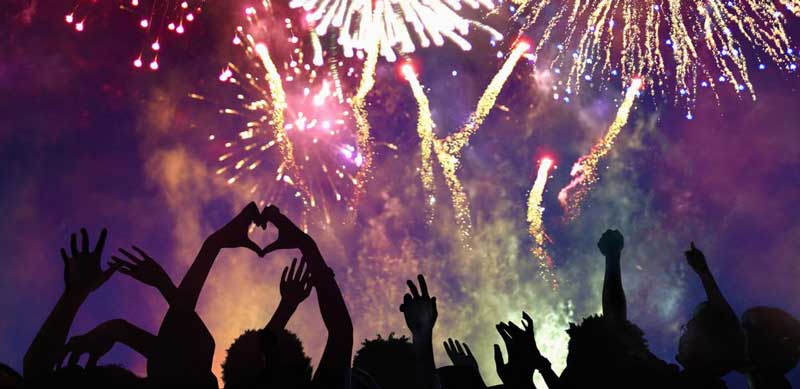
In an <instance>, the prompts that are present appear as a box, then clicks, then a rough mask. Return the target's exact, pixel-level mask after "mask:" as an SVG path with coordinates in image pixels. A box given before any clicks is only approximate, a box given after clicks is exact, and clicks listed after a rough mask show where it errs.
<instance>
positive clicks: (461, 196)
mask: <svg viewBox="0 0 800 389" xmlns="http://www.w3.org/2000/svg"><path fill="white" fill-rule="evenodd" d="M528 49H530V45H529V44H528V43H527V42H523V41H520V42H517V44H516V45H515V46H514V49H513V50H512V51H511V53H510V54H509V56H508V58H507V59H506V61H505V62H504V63H503V66H502V67H501V68H500V70H499V71H498V72H497V74H495V76H494V77H493V78H492V80H491V81H490V82H489V85H488V86H487V87H486V89H485V90H484V92H483V94H482V95H481V97H480V99H479V100H478V104H477V107H476V108H475V111H474V112H472V114H470V116H469V118H468V119H467V123H466V124H465V125H464V126H463V127H462V128H461V129H460V130H458V131H457V132H454V133H452V134H450V135H448V136H447V137H445V138H444V139H439V138H436V137H435V136H434V135H433V128H434V127H435V123H434V122H433V119H432V118H431V117H430V108H429V107H428V99H427V98H426V97H425V94H424V92H423V90H422V86H421V85H420V83H419V80H418V79H417V76H416V73H415V72H414V69H413V67H411V65H403V68H402V71H403V74H404V75H405V77H406V79H407V80H408V82H409V85H410V86H411V88H412V92H413V94H414V98H415V99H416V100H417V105H418V107H419V120H418V125H417V132H418V133H419V134H420V139H421V143H420V149H421V151H420V154H421V155H422V158H423V162H422V171H421V177H422V182H423V187H425V188H426V189H425V190H426V192H427V195H428V198H429V199H430V202H431V203H433V201H435V198H434V197H432V192H433V189H432V188H433V173H432V170H433V169H432V167H431V166H430V162H426V161H425V159H427V160H428V161H430V155H431V148H432V149H433V152H434V153H435V154H436V158H437V160H438V161H439V165H440V166H441V168H442V173H443V174H444V178H445V182H446V183H447V187H448V189H449V191H450V197H451V199H452V202H453V209H454V210H455V218H456V224H457V225H458V229H459V231H460V233H461V236H462V238H463V239H462V240H463V242H465V244H467V245H468V243H467V242H468V241H469V237H470V235H471V230H472V222H471V217H470V212H469V200H468V199H467V195H466V193H464V187H463V185H462V184H461V180H460V179H459V178H458V168H459V166H460V165H461V160H460V158H461V152H462V151H463V149H464V147H465V146H466V145H467V144H468V143H469V138H470V137H471V136H472V135H474V134H475V133H476V132H477V131H478V129H479V128H480V126H481V125H482V124H483V121H484V120H485V119H486V116H487V115H488V114H489V112H491V110H492V107H494V104H495V101H496V100H497V96H498V95H499V94H500V91H501V90H502V89H503V85H505V82H506V80H507V79H508V77H509V76H510V75H511V72H512V71H513V70H514V67H515V66H516V64H517V62H519V60H520V58H522V56H523V55H524V54H525V53H526V52H527V51H528ZM431 146H432V147H431ZM425 156H428V158H426V157H425ZM426 163H428V165H426Z"/></svg>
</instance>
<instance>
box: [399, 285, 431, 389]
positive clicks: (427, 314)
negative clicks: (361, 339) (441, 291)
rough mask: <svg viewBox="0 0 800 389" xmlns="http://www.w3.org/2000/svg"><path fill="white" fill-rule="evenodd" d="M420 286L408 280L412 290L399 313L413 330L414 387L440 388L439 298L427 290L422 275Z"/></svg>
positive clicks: (423, 388)
mask: <svg viewBox="0 0 800 389" xmlns="http://www.w3.org/2000/svg"><path fill="white" fill-rule="evenodd" d="M417 281H418V282H419V289H417V286H416V285H414V282H413V281H411V280H407V281H406V284H407V285H408V289H409V292H410V293H406V294H405V295H404V296H403V303H402V304H401V305H400V312H403V316H404V317H405V320H406V325H407V326H408V329H409V330H410V331H411V345H412V347H413V349H414V360H415V361H416V363H415V365H416V367H415V369H414V376H415V378H416V385H415V387H417V388H421V389H438V388H440V387H441V383H440V382H439V376H438V374H437V373H436V363H435V361H434V359H433V327H434V326H435V325H436V319H437V318H438V317H439V311H438V310H437V308H436V297H431V295H430V294H429V293H428V284H427V283H426V282H425V277H424V276H423V275H422V274H419V275H417Z"/></svg>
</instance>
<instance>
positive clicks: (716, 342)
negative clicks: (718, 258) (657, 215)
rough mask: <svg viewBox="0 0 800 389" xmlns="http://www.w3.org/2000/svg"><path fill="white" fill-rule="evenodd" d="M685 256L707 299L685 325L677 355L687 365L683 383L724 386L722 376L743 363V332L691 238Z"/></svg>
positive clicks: (676, 357) (678, 359)
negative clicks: (701, 284)
mask: <svg viewBox="0 0 800 389" xmlns="http://www.w3.org/2000/svg"><path fill="white" fill-rule="evenodd" d="M685 256H686V261H687V263H688V264H689V266H690V267H691V268H692V270H694V272H695V273H696V274H697V275H698V277H699V278H700V281H701V282H702V283H703V288H704V289H705V293H706V298H707V299H708V300H707V301H704V302H702V303H700V304H698V305H697V307H696V308H695V310H694V313H693V315H692V318H691V319H690V320H689V322H688V323H686V325H684V326H683V328H682V334H681V337H680V340H679V342H678V354H677V355H676V356H675V359H676V360H677V361H678V363H680V364H681V366H683V368H684V370H683V371H682V372H681V385H682V386H684V387H687V388H725V387H726V385H725V382H724V381H722V379H721V377H722V376H723V375H725V374H727V373H729V372H731V371H733V370H734V369H737V368H740V367H741V366H742V365H743V364H744V359H745V354H744V352H745V337H744V332H743V330H742V328H741V326H740V325H739V319H738V318H737V317H736V313H735V312H734V311H733V308H731V306H730V305H729V304H728V302H727V300H725V296H723V295H722V291H721V290H720V289H719V286H718V285H717V282H716V281H715V280H714V276H713V274H711V270H710V269H709V267H708V263H707V262H706V258H705V256H704V255H703V252H702V251H700V250H698V249H697V247H695V245H694V242H692V243H691V245H690V249H689V250H688V251H686V253H685Z"/></svg>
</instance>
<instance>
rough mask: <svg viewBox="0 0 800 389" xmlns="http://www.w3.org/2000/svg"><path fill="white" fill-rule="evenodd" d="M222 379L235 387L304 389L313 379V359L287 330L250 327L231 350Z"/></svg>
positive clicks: (228, 385) (226, 385)
mask: <svg viewBox="0 0 800 389" xmlns="http://www.w3.org/2000/svg"><path fill="white" fill-rule="evenodd" d="M222 380H223V381H224V382H225V388H235V389H245V388H247V389H249V388H259V389H262V388H264V389H266V388H270V389H272V388H276V389H277V388H303V387H306V386H308V384H309V383H310V382H311V359H310V358H309V357H308V356H307V355H306V354H305V352H304V351H303V344H302V343H301V342H300V339H298V338H297V336H296V335H295V334H293V333H291V332H289V331H287V330H281V331H280V332H278V333H277V334H274V333H271V332H268V331H264V330H261V331H254V330H247V331H245V332H244V333H243V334H242V335H240V336H239V337H238V338H236V340H235V341H234V342H233V344H231V347H230V348H229V349H228V353H227V356H226V357H225V361H224V362H223V363H222Z"/></svg>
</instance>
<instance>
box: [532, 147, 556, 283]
mask: <svg viewBox="0 0 800 389" xmlns="http://www.w3.org/2000/svg"><path fill="white" fill-rule="evenodd" d="M552 167H553V160H552V159H550V158H542V160H541V161H539V171H538V172H537V174H536V181H534V183H533V187H532V188H531V192H530V194H529V195H528V233H529V234H530V236H531V239H533V246H531V254H532V255H533V258H534V259H536V260H537V261H539V273H540V275H541V276H542V278H544V279H545V280H547V281H548V282H550V284H551V286H552V287H553V289H557V288H558V279H557V278H556V275H555V271H554V266H553V258H551V257H550V255H549V254H548V253H547V250H546V248H545V242H546V241H547V234H546V233H545V230H544V223H543V221H542V213H543V212H544V208H542V195H543V193H544V188H545V185H546V184H547V178H548V176H549V174H550V169H551V168H552Z"/></svg>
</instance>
